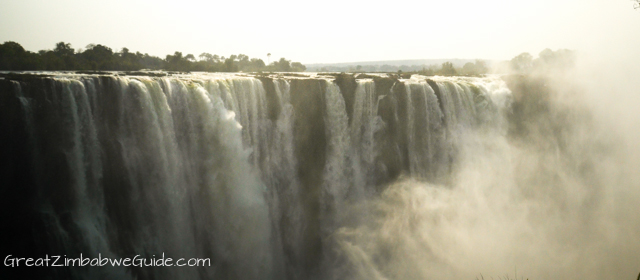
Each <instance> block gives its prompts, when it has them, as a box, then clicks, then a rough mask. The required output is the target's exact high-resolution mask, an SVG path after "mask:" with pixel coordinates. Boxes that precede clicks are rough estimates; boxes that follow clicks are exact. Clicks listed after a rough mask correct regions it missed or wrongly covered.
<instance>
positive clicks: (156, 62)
mask: <svg viewBox="0 0 640 280" xmlns="http://www.w3.org/2000/svg"><path fill="white" fill-rule="evenodd" d="M269 56H270V54H269ZM142 69H148V70H167V71H185V72H187V71H206V72H238V71H243V72H258V71H275V72H302V71H305V70H306V67H305V66H304V65H302V64H301V63H300V62H291V60H287V59H285V58H284V57H283V58H280V60H277V61H274V62H272V63H270V64H269V65H266V64H265V63H264V61H263V60H262V59H259V58H249V57H248V56H247V55H244V54H239V55H231V56H229V57H224V56H222V57H221V56H218V55H213V54H210V53H202V54H200V55H199V56H198V57H197V58H196V57H195V56H194V55H193V54H187V55H183V54H182V52H178V51H176V52H175V53H174V54H172V55H171V54H170V55H167V56H166V57H165V58H164V59H162V58H159V57H157V56H151V55H149V54H148V53H145V54H142V53H140V52H135V53H134V52H131V51H129V49H128V48H122V49H121V50H120V51H114V50H113V49H111V48H109V47H107V46H104V45H100V44H89V45H87V46H86V48H85V49H84V50H83V49H78V50H75V49H73V48H72V47H71V44H70V43H65V42H59V43H57V44H56V45H55V48H54V49H53V50H40V51H38V52H31V51H27V50H25V49H24V48H23V47H22V46H21V45H20V44H18V43H16V42H11V41H8V42H4V43H3V44H0V71H28V70H32V71H38V70H50V71H53V70H92V71H100V70H102V71H137V70H142Z"/></svg>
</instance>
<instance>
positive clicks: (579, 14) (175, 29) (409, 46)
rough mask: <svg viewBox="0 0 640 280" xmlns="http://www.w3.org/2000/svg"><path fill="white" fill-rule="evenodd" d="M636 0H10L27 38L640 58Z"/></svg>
mask: <svg viewBox="0 0 640 280" xmlns="http://www.w3.org/2000/svg"><path fill="white" fill-rule="evenodd" d="M638 28H640V9H639V10H634V9H633V2H632V1H630V0H537V1H519V0H485V1H477V0H459V1H450V0H447V1H445V0H440V1H433V0H422V1H349V0H338V1H335V0H328V1H300V0H297V1H288V0H272V1H268V0H267V1H242V0H234V1H196V0H181V1H175V0H174V1H163V0H155V1H143V0H111V1H90V0H1V1H0V42H4V41H16V42H18V43H20V44H21V45H22V46H23V47H25V49H27V50H30V51H38V50H41V49H52V48H53V47H54V45H55V43H56V42H59V41H64V42H68V43H71V44H72V47H74V48H75V49H78V48H84V47H85V46H86V45H87V44H90V43H95V44H103V45H106V46H108V47H111V48H113V49H114V50H120V49H121V48H122V47H127V48H129V49H130V50H131V51H140V52H143V53H145V52H146V53H149V54H151V55H157V56H160V57H163V58H164V56H165V55H167V54H172V53H173V52H174V51H182V52H183V54H185V55H186V54H188V53H192V54H194V55H195V56H196V57H197V56H198V55H199V54H200V53H203V52H209V53H212V54H218V55H221V56H229V55H230V54H239V53H242V54H246V55H248V56H249V57H258V58H262V59H264V60H265V61H266V54H267V53H271V54H272V60H273V59H277V58H280V57H286V58H287V59H291V60H293V61H300V62H303V63H330V62H351V61H371V60H397V59H429V58H434V59H435V58H471V59H474V58H482V59H511V58H512V57H514V56H516V55H518V54H520V53H522V52H530V53H531V54H533V55H534V56H537V54H538V53H539V52H540V51H542V50H543V49H545V48H551V49H553V50H556V49H558V48H568V49H574V50H578V51H582V52H601V51H608V50H611V46H615V51H618V52H623V53H625V54H628V56H629V58H635V59H636V61H640V55H638V50H640V32H639V30H638Z"/></svg>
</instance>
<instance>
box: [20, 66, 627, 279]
mask: <svg viewBox="0 0 640 280" xmlns="http://www.w3.org/2000/svg"><path fill="white" fill-rule="evenodd" d="M269 82H272V83H273V92H269V91H268V89H267V85H266V84H265V83H264V80H263V81H261V80H260V79H257V78H253V77H241V76H234V75H227V76H225V75H222V76H220V75H216V76H208V75H186V76H178V77H164V78H150V77H117V76H107V77H102V78H98V77H91V76H82V75H79V76H71V75H66V76H65V75H62V76H59V77H56V78H53V80H52V83H53V85H54V86H53V87H52V89H51V92H50V93H49V94H50V95H52V97H50V99H51V100H54V104H52V105H47V107H46V108H47V109H46V110H48V111H47V117H48V118H52V119H55V124H53V125H51V127H46V126H45V125H44V124H46V123H47V121H45V120H42V119H40V118H41V117H39V116H38V115H37V114H36V112H34V109H33V108H34V106H36V105H39V104H41V102H42V99H41V97H40V96H39V94H40V93H35V94H34V93H29V94H26V93H25V92H24V90H23V88H24V86H25V85H29V84H28V83H27V84H25V85H23V84H21V83H18V82H13V87H14V89H15V90H14V91H15V95H16V97H17V98H19V99H20V101H21V104H22V106H23V107H22V111H23V113H24V118H25V123H26V124H27V126H28V127H27V131H28V132H29V135H30V136H29V139H28V140H29V141H30V142H29V143H30V144H29V145H31V146H33V147H34V149H33V151H34V152H33V154H32V155H28V156H30V157H32V158H33V159H34V162H36V164H35V166H34V170H35V171H34V172H35V173H36V174H42V175H41V176H39V177H38V178H37V179H35V180H36V185H37V187H38V189H39V190H40V192H41V193H42V194H40V197H39V198H38V199H37V200H36V201H37V205H38V207H39V208H38V211H39V212H41V213H42V216H44V217H46V218H43V219H44V220H46V221H47V222H46V228H47V229H48V232H47V235H48V237H46V238H45V239H46V240H47V241H46V242H48V243H50V244H53V245H51V247H52V248H57V250H60V251H62V252H65V253H67V254H69V255H73V254H79V253H80V252H82V253H83V254H85V255H97V254H98V253H101V254H102V255H103V256H111V257H113V256H120V257H128V256H129V257H130V256H133V255H135V254H141V255H144V256H147V257H151V256H152V255H155V256H158V255H160V254H162V253H163V252H164V253H165V254H166V255H170V256H172V257H173V258H177V257H186V258H190V257H208V258H211V262H212V266H211V267H204V268H198V269H194V268H175V269H163V268H145V269H139V270H135V271H134V270H129V269H126V268H110V269H98V268H82V269H78V270H72V271H73V276H75V277H77V278H94V277H98V276H96V275H111V276H113V277H117V278H121V279H125V278H130V279H133V278H140V279H197V278H203V279H207V278H223V279H309V278H314V279H458V278H462V279H464V278H468V279H472V278H474V277H476V276H479V275H480V273H484V275H485V277H487V275H493V276H494V277H498V276H499V275H504V274H505V273H510V272H511V271H512V268H516V267H517V269H518V271H521V272H522V273H525V274H524V275H526V276H525V277H534V276H535V277H536V278H537V279H547V278H557V277H563V278H572V277H573V276H575V275H579V276H581V277H583V278H589V277H590V275H591V274H593V275H597V276H603V275H606V274H603V272H602V271H606V270H602V269H599V268H598V267H597V265H596V266H595V267H596V268H594V269H592V270H589V269H588V265H586V264H585V265H583V264H582V263H580V262H584V261H588V260H589V258H588V257H585V256H583V255H582V254H587V253H589V254H599V253H607V252H610V251H607V250H605V249H603V246H605V245H606V244H613V245H615V246H619V244H618V243H615V242H613V241H611V242H609V243H607V242H604V243H602V244H600V245H594V246H588V245H587V246H586V248H581V246H584V245H585V244H586V243H588V242H589V241H594V240H597V239H598V237H602V234H604V233H603V232H601V231H599V230H597V227H598V226H603V223H605V224H606V222H605V221H606V219H605V218H604V217H607V216H602V215H604V214H603V213H607V212H603V211H601V210H602V208H601V207H606V205H605V206H603V205H600V204H598V205H595V206H594V205H593V200H594V199H595V198H593V197H594V196H595V195H597V194H598V192H596V191H593V190H592V189H589V183H588V180H587V183H585V180H583V179H584V178H582V177H580V176H584V175H583V174H582V173H580V172H577V171H575V170H576V169H579V168H578V167H576V166H578V165H580V164H581V162H587V161H588V160H587V156H591V155H592V153H594V150H593V148H592V147H591V146H589V147H588V148H584V149H583V150H580V149H575V150H572V153H573V154H571V156H572V158H567V159H563V158H562V157H560V154H559V152H555V150H549V149H545V150H537V148H536V147H529V146H527V145H524V144H522V143H515V142H513V141H512V140H511V139H510V138H509V137H508V135H507V134H508V133H507V132H508V129H509V127H508V122H507V121H506V114H508V113H509V108H510V107H509V106H510V92H509V89H508V88H507V87H506V85H505V83H504V82H503V81H502V80H500V79H497V78H484V79H476V78H435V79H434V80H433V81H432V83H434V84H435V85H437V88H434V87H432V85H430V84H429V83H427V81H426V80H425V79H424V77H419V76H414V77H413V78H412V79H407V80H399V81H397V82H396V84H395V85H394V86H393V87H392V88H391V90H390V91H389V92H377V88H376V83H375V82H374V80H372V79H359V80H356V88H355V92H354V97H353V107H352V108H349V107H348V106H347V102H346V99H345V93H343V92H341V90H340V87H339V85H338V84H336V82H335V81H333V80H332V79H330V78H323V79H301V80H290V79H284V78H273V79H271V80H270V81H269ZM294 82H297V83H299V84H305V83H306V84H305V85H312V86H313V85H317V86H320V87H321V88H322V89H323V92H322V101H323V102H322V104H313V106H318V108H321V110H322V120H313V121H314V122H321V123H322V124H323V127H324V137H325V141H326V147H321V148H323V149H324V150H325V151H326V152H325V157H326V158H325V159H324V162H321V166H322V170H307V169H304V168H302V167H301V166H300V165H299V162H300V161H301V159H300V158H297V156H298V155H299V154H300V151H299V150H297V147H296V144H295V143H296V141H297V140H296V139H297V138H296V137H297V135H298V134H297V133H299V131H300V130H301V128H300V127H299V125H301V124H302V123H300V122H299V120H300V119H301V118H300V117H301V116H304V115H305V114H306V113H307V112H306V109H307V108H295V107H294V105H293V104H294V103H293V98H292V96H294V95H305V94H308V93H307V92H304V91H298V92H292V83H294ZM400 85H403V86H404V92H403V93H399V92H397V91H396V89H397V88H399V86H400ZM298 88H300V87H298ZM303 88H304V87H303ZM402 94H404V95H405V99H406V102H404V103H402V102H401V101H400V100H401V95H402ZM383 98H393V100H395V101H394V102H395V103H393V102H391V103H387V104H396V106H397V108H395V109H394V111H393V116H394V117H395V118H397V119H404V120H405V122H400V123H399V124H398V126H399V127H398V128H395V129H396V130H393V131H395V134H391V132H390V131H392V130H391V129H392V127H391V125H392V124H391V123H386V122H385V121H384V120H383V118H382V117H381V115H380V111H381V110H382V109H383V108H381V106H382V105H381V103H382V102H381V100H382V99H383ZM385 106H389V105H385ZM384 109H385V110H388V108H387V107H385V108H384ZM43 110H44V109H43ZM271 112H275V113H273V115H271ZM349 112H351V114H349ZM45 128H46V129H45ZM38 135H47V136H48V137H41V136H38ZM53 135H57V136H55V137H54V136H53ZM50 138H51V139H55V141H54V140H51V139H50ZM582 140H584V139H582ZM309 141H310V140H309ZM32 142H33V143H32ZM587 142H588V141H587ZM403 143H404V144H403ZM589 144H592V143H589ZM554 145H555V144H549V146H550V147H555V146H554ZM388 149H391V150H392V151H394V152H395V151H398V152H397V155H399V157H400V158H399V159H398V160H397V163H394V162H396V161H393V160H386V159H385V158H384V157H385V156H388V154H389V153H388V152H389V150H388ZM405 149H406V150H405ZM403 151H405V152H406V157H407V158H406V159H404V158H403V157H404V155H405V153H404V152H403ZM302 152H304V151H302ZM581 152H583V153H587V155H585V154H580V153H581ZM391 154H393V153H391ZM305 160H319V159H305ZM56 162H57V164H58V165H60V166H62V167H61V168H62V169H61V170H62V173H64V174H62V175H60V174H58V175H56V174H54V175H52V174H49V173H51V172H52V171H50V170H53V169H51V165H55V164H56ZM402 162H406V163H407V166H403V163H402ZM588 162H591V161H588ZM389 164H397V165H398V166H390V165H389ZM598 164H599V163H597V162H596V166H595V167H594V168H595V169H598V167H599V165H598ZM392 168H399V169H400V170H401V174H400V176H399V177H397V178H395V177H394V178H392V179H393V181H391V182H386V181H381V180H380V178H391V177H389V176H390V175H388V174H387V172H389V170H391V169H392ZM308 172H319V173H320V174H321V176H320V178H321V182H318V187H319V188H320V190H319V191H317V192H316V191H315V190H310V189H309V188H311V187H310V186H305V185H304V184H303V183H301V180H300V178H301V176H304V175H306V174H305V173H308ZM67 173H68V174H67ZM56 176H60V177H56ZM46 178H58V179H60V182H61V183H56V182H49V181H46V180H47V179H46ZM590 178H591V179H590V180H597V179H599V178H601V177H600V175H599V174H596V175H593V176H592V177H590ZM602 178H603V177H602ZM594 184H595V183H594ZM314 194H317V196H315V197H314V196H313V195H314ZM310 203H311V204H315V203H317V205H318V207H319V212H318V213H315V212H313V210H310V209H313V205H311V206H310V205H309V204H310ZM585 205H586V206H585ZM587 206H589V207H592V208H589V207H587ZM586 209H591V210H586ZM315 215H317V217H316V216H315ZM310 217H311V218H310ZM590 219H593V220H594V222H593V223H586V225H583V223H584V222H585V221H589V220H590ZM314 223H318V224H317V225H316V224H314ZM609 226H610V225H609ZM616 226H617V225H616ZM312 229H317V231H318V232H315V233H313V234H317V236H318V238H319V242H318V244H320V245H319V246H321V247H320V249H318V248H316V247H314V246H315V245H313V242H309V240H310V239H309V238H310V237H309V234H310V230H312ZM565 230H566V231H567V232H564V231H565ZM577 233H580V234H578V237H577V238H578V240H580V241H579V242H578V241H576V242H571V237H572V236H575V235H576V234H577ZM605 235H606V234H605ZM605 237H606V236H605ZM311 241H314V240H311ZM603 244H604V245H603ZM310 252H312V253H310ZM314 252H320V253H317V255H313V254H316V253H314ZM310 256H313V257H310ZM613 259H615V258H613ZM607 260H609V259H607ZM594 262H595V261H594ZM605 263H611V262H605ZM585 267H586V269H585V270H584V271H581V272H575V271H573V269H574V268H585ZM596 272H597V273H596ZM105 273H106V274H105ZM594 273H595V274H594ZM598 273H600V274H598Z"/></svg>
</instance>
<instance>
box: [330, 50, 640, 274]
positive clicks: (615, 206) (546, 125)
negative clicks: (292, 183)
mask: <svg viewBox="0 0 640 280" xmlns="http://www.w3.org/2000/svg"><path fill="white" fill-rule="evenodd" d="M624 48H626V47H624ZM616 49H620V48H615V47H614V48H613V49H610V51H611V50H616ZM628 58H629V57H628V53H622V54H620V53H616V52H614V51H612V52H607V53H596V54H594V53H593V52H592V53H585V52H583V53H580V55H579V56H578V57H577V60H576V64H575V67H572V68H569V69H566V68H563V70H558V69H555V68H551V67H549V68H538V69H536V70H535V71H533V72H531V73H529V74H527V75H513V76H505V77H504V78H503V79H505V80H506V82H507V84H508V85H509V89H510V91H511V93H510V94H509V95H508V96H506V102H503V103H502V107H501V110H502V116H503V118H504V119H503V120H502V121H500V122H497V123H496V124H495V125H494V126H493V127H492V129H488V130H487V129H476V130H473V131H464V132H463V133H462V134H461V135H462V137H461V139H462V141H461V142H460V147H461V150H460V161H459V163H458V164H457V165H456V166H455V167H454V171H453V172H452V174H451V182H452V183H451V184H447V185H442V184H432V183H427V182H424V181H420V180H416V179H415V178H409V177H405V178H403V179H400V180H398V181H397V182H394V183H392V184H390V185H389V186H388V188H387V189H386V190H385V191H384V192H383V193H382V194H381V196H380V197H377V198H374V199H370V200H367V201H364V202H361V203H358V204H355V205H352V207H351V208H350V211H349V212H348V213H347V214H345V217H344V219H345V220H347V221H350V224H348V225H346V226H344V227H342V228H340V229H339V230H338V231H336V232H335V234H334V235H333V236H332V238H333V239H334V240H335V242H337V243H338V244H339V245H340V248H341V249H340V256H341V258H342V259H344V260H346V261H347V262H348V264H346V265H344V266H343V267H342V269H341V270H339V272H337V273H338V275H340V277H337V278H353V279H475V278H478V279H481V278H482V277H484V279H499V278H502V279H504V278H508V279H514V278H516V276H517V278H518V279H520V277H523V278H525V279H635V278H636V277H637V275H638V272H639V271H640V235H639V234H638V233H639V232H640V215H638V206H637V205H640V204H639V203H640V182H639V181H638V170H640V162H639V158H640V157H639V155H640V153H639V152H640V147H639V146H638V145H637V139H638V136H640V135H639V131H640V126H639V124H640V113H638V111H637V107H638V105H639V104H640V94H639V93H640V91H639V90H638V89H639V88H640V87H639V86H640V85H639V84H638V79H634V78H633V77H634V76H637V73H638V71H640V67H638V65H637V63H636V62H637V60H635V61H634V60H631V59H628ZM500 98H505V96H494V99H500ZM496 104H501V103H500V102H496ZM345 275H347V277H344V276H345Z"/></svg>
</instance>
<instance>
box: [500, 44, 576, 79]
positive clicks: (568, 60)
mask: <svg viewBox="0 0 640 280" xmlns="http://www.w3.org/2000/svg"><path fill="white" fill-rule="evenodd" d="M575 63H576V53H575V52H574V51H572V50H567V49H560V50H557V51H555V52H554V51H552V50H550V49H545V50H543V51H541V52H540V54H538V58H536V59H533V56H532V55H531V54H529V53H521V54H519V55H518V56H516V57H514V58H513V59H511V61H510V62H509V68H510V72H511V73H515V74H530V73H537V72H548V71H564V70H567V69H570V68H573V67H574V66H575Z"/></svg>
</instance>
